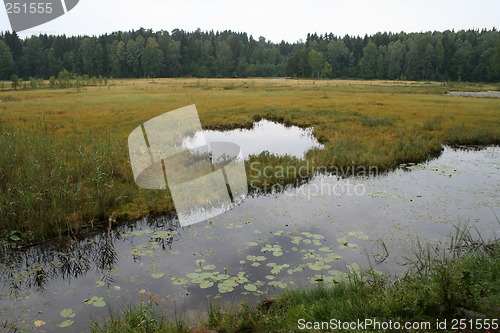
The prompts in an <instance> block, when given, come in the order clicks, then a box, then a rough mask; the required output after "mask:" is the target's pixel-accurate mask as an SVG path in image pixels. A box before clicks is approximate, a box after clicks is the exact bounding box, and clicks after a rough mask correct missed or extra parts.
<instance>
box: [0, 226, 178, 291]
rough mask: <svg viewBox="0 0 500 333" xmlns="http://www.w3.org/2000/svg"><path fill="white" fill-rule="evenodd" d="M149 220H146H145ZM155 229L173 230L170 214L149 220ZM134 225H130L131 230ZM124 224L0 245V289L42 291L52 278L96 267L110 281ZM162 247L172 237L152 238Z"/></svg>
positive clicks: (66, 277)
mask: <svg viewBox="0 0 500 333" xmlns="http://www.w3.org/2000/svg"><path fill="white" fill-rule="evenodd" d="M148 223H149V222H148ZM151 224H153V225H151V227H153V228H154V229H157V230H164V231H172V232H173V231H175V230H176V229H177V228H178V226H177V224H176V223H174V222H173V220H172V219H171V218H168V217H162V218H158V219H155V220H152V221H151ZM133 228H134V226H130V228H129V229H130V230H132V229H133ZM126 231H128V230H127V228H123V227H121V228H117V229H114V230H109V231H107V232H105V233H102V234H100V235H97V236H94V237H89V238H87V239H80V240H72V241H69V242H67V243H64V244H61V243H60V242H58V243H57V242H54V243H45V244H42V245H38V246H32V247H29V248H25V249H15V248H6V247H4V248H0V289H2V288H4V289H5V290H7V289H8V290H9V291H10V292H11V293H13V294H19V293H21V292H23V291H28V290H29V289H37V290H40V291H43V290H44V288H45V286H46V285H47V283H49V282H50V281H52V280H56V279H60V280H75V279H78V278H79V277H81V276H82V275H85V274H86V273H87V272H89V271H96V272H97V273H98V274H99V275H101V276H102V277H101V279H102V281H104V282H107V283H108V284H111V283H114V282H115V281H114V277H113V270H114V268H115V267H116V266H117V264H118V254H117V252H116V249H115V243H116V241H117V240H120V239H122V238H123V233H124V232H126ZM151 240H152V241H154V242H156V243H157V244H159V245H160V247H161V248H162V249H163V250H166V249H171V246H172V242H173V240H174V238H173V237H169V238H152V239H151Z"/></svg>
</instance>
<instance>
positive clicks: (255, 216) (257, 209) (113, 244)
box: [0, 147, 500, 332]
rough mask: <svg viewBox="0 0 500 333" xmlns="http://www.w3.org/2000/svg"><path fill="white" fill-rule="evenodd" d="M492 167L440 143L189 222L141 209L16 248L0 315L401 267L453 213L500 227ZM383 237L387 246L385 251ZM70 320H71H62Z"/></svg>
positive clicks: (197, 303)
mask: <svg viewBox="0 0 500 333" xmlns="http://www.w3.org/2000/svg"><path fill="white" fill-rule="evenodd" d="M499 171H500V154H499V153H498V148H495V147H489V148H486V149H481V150H455V149H452V148H449V147H446V148H445V150H444V151H443V154H442V155H441V156H440V157H439V158H437V159H434V160H432V161H430V162H428V163H426V164H420V165H408V166H405V167H404V168H400V169H398V170H396V171H394V172H390V173H388V174H385V175H380V176H374V177H351V178H346V179H338V178H337V177H332V176H318V177H316V178H314V179H312V180H311V181H310V182H309V183H308V184H306V185H303V186H301V187H299V188H295V189H289V190H288V191H286V192H285V193H281V194H276V195H269V196H259V197H255V198H247V199H246V200H245V201H244V202H243V203H242V204H240V205H239V206H237V207H235V208H234V209H233V210H231V211H229V212H227V213H225V214H223V215H220V216H218V217H217V218H213V219H211V220H209V221H205V222H202V223H198V224H194V225H191V226H189V227H186V228H179V227H178V226H177V222H176V221H175V220H172V219H168V218H165V217H164V218H158V219H149V218H144V219H142V220H139V221H138V222H137V223H136V224H134V225H132V226H128V227H125V226H124V227H119V228H117V229H115V230H113V231H111V232H110V233H107V232H104V233H102V234H100V235H97V236H94V237H91V238H88V239H85V240H81V241H74V242H70V243H68V244H67V246H65V247H61V248H53V247H52V248H51V247H49V246H41V247H32V248H30V249H28V250H25V251H14V252H11V253H10V256H9V257H8V258H4V260H3V261H2V264H1V267H0V279H1V282H0V283H1V285H0V297H1V299H0V321H2V322H3V323H8V324H16V325H18V327H19V328H26V330H27V331H36V328H35V326H34V323H35V321H36V320H42V321H44V322H45V323H46V324H45V325H44V326H42V327H40V328H39V329H43V330H45V331H50V332H52V331H58V330H61V331H68V332H74V331H83V330H85V329H86V328H87V327H88V324H89V322H90V320H91V319H92V318H96V319H97V318H101V317H102V316H106V315H109V312H110V310H119V309H120V308H122V307H124V306H125V305H126V304H128V303H132V304H135V303H138V302H139V301H141V300H145V299H148V298H151V297H153V298H154V299H156V300H157V301H158V302H159V303H161V304H163V305H164V306H165V307H166V308H167V310H169V313H171V315H172V318H174V317H175V315H177V317H178V316H179V315H180V314H182V315H185V316H194V315H196V314H197V313H199V312H200V311H203V310H205V309H206V307H207V304H208V301H218V300H223V301H225V302H238V301H239V300H241V299H242V298H243V297H246V298H247V299H248V300H249V301H250V302H255V301H256V300H258V299H261V298H264V297H266V295H269V294H273V293H276V292H279V291H280V290H281V289H282V288H293V287H295V286H297V285H309V284H311V283H317V280H324V281H326V282H328V281H332V280H340V279H342V278H343V277H345V272H348V271H356V270H358V267H368V265H370V264H371V265H372V266H373V267H374V268H375V269H376V270H378V271H380V272H383V273H397V272H400V271H402V270H404V268H405V267H403V266H402V264H403V263H404V259H403V258H402V256H403V255H410V256H411V253H412V250H413V249H415V243H416V241H417V238H418V239H420V240H422V241H424V242H425V241H430V242H433V243H442V244H443V245H446V243H447V242H448V241H449V235H450V234H451V233H453V230H454V229H453V225H454V224H460V223H469V224H470V225H471V226H474V227H476V228H477V229H478V231H479V232H481V234H482V235H483V237H484V238H493V237H495V236H496V237H498V236H499V232H500V227H499V223H498V221H497V219H496V217H495V213H496V215H497V216H500V212H499V207H500V197H499V186H498V184H499V183H500V172H499ZM380 240H383V241H384V243H385V244H386V246H387V249H388V251H389V257H388V258H386V259H385V260H384V261H383V262H380V261H381V260H382V258H384V257H385V255H386V253H385V252H384V251H383V250H382V248H381V246H380V245H379V244H380ZM101 298H102V299H101ZM86 300H87V303H86V302H85V301H86ZM89 300H91V301H89ZM88 303H90V304H88ZM64 309H71V310H72V312H71V311H66V313H64V312H63V313H62V315H68V313H71V315H70V317H64V316H62V315H61V311H62V310H64ZM174 309H176V312H174ZM73 314H74V317H71V316H72V315H73ZM65 320H71V321H73V322H74V323H73V324H72V325H71V326H69V327H68V328H58V327H57V325H59V324H61V323H62V322H64V321H65Z"/></svg>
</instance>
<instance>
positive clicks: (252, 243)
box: [247, 242, 259, 246]
mask: <svg viewBox="0 0 500 333" xmlns="http://www.w3.org/2000/svg"><path fill="white" fill-rule="evenodd" d="M247 245H248V246H256V245H259V243H257V242H248V243H247Z"/></svg>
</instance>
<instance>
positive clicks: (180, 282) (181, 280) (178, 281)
mask: <svg viewBox="0 0 500 333" xmlns="http://www.w3.org/2000/svg"><path fill="white" fill-rule="evenodd" d="M186 283H188V280H187V279H184V278H174V279H173V280H172V284H173V285H174V286H181V285H183V284H186Z"/></svg>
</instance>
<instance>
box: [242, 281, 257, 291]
mask: <svg viewBox="0 0 500 333" xmlns="http://www.w3.org/2000/svg"><path fill="white" fill-rule="evenodd" d="M243 288H245V289H246V290H248V291H256V290H257V286H256V285H255V284H252V283H249V284H245V285H244V286H243Z"/></svg>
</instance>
